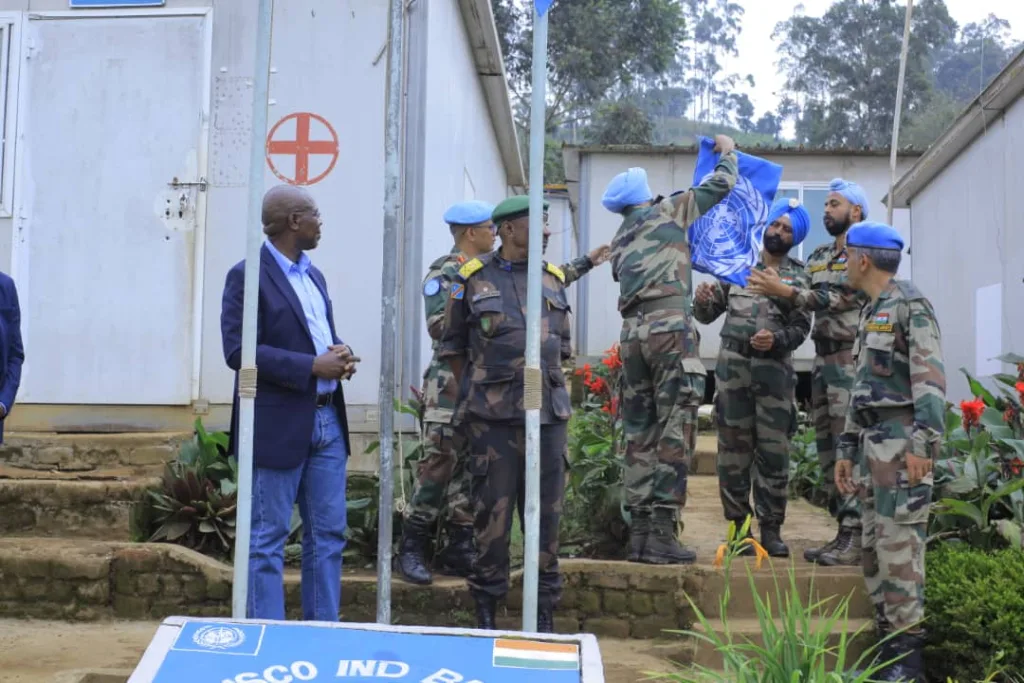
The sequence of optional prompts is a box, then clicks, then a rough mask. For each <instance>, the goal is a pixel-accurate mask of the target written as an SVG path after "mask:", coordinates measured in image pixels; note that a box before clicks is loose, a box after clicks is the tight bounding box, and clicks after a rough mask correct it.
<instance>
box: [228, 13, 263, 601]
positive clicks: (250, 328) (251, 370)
mask: <svg viewBox="0 0 1024 683" xmlns="http://www.w3.org/2000/svg"><path fill="white" fill-rule="evenodd" d="M273 20H274V0H259V7H258V9H257V20H256V66H255V68H254V69H253V77H252V141H251V143H250V144H251V149H250V150H249V155H250V156H249V212H248V218H249V222H248V224H247V227H246V239H245V289H244V295H243V300H242V362H241V367H240V368H239V371H238V499H237V500H238V509H237V512H236V516H235V557H234V581H233V582H232V589H231V614H232V616H233V617H234V618H235V619H245V616H246V611H245V603H246V596H247V595H248V591H249V536H250V531H251V526H252V434H253V420H254V419H255V408H256V309H257V305H258V303H259V293H260V247H261V245H262V241H263V230H262V227H263V217H262V213H263V207H262V204H263V176H264V173H265V171H264V169H263V165H264V164H265V163H266V156H267V155H266V138H267V99H268V94H269V90H270V44H271V25H272V23H273Z"/></svg>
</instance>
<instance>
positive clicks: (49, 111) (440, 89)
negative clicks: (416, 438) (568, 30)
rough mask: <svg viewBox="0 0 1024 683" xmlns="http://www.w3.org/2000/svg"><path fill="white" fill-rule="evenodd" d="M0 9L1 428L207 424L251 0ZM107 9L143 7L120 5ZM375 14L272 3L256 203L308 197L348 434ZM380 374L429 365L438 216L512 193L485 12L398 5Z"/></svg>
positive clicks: (243, 105)
mask: <svg viewBox="0 0 1024 683" xmlns="http://www.w3.org/2000/svg"><path fill="white" fill-rule="evenodd" d="M79 4H94V5H95V4H105V5H118V4H121V3H120V2H119V0H104V1H103V2H102V3H99V2H96V1H95V0H92V2H90V0H0V37H2V44H0V58H2V61H0V76H2V78H0V97H2V101H0V105H2V106H0V112H2V113H3V121H2V128H3V131H4V136H3V139H4V141H5V142H4V145H3V158H2V164H0V167H2V176H0V270H6V271H8V272H9V273H10V274H11V275H12V276H13V277H14V279H15V281H16V283H17V286H18V288H19V295H20V301H21V310H22V331H23V335H24V343H25V348H26V356H27V358H26V363H25V367H24V374H23V379H22V385H21V391H20V393H19V397H18V398H19V401H18V407H17V408H16V409H15V411H14V413H13V414H12V415H11V418H10V420H9V421H8V429H10V430H60V431H74V430H91V431H118V430H121V431H135V430H156V429H164V430H167V429H182V428H185V429H188V428H189V427H190V425H191V423H192V421H193V419H194V416H195V415H197V414H198V415H201V416H202V417H203V419H204V420H205V421H207V422H208V423H209V425H210V426H212V427H214V428H217V427H224V426H226V424H227V410H228V409H229V405H230V400H231V389H232V379H233V375H232V373H231V371H230V370H229V369H228V368H227V367H226V366H225V363H224V359H223V355H222V347H221V333H220V309H221V295H222V290H223V285H224V278H225V275H226V273H227V271H228V269H229V268H230V267H231V266H232V265H233V264H234V263H236V262H238V261H239V260H241V259H242V258H243V256H244V250H245V233H246V228H247V220H248V217H247V196H248V189H247V178H248V164H249V156H250V135H251V107H252V76H253V67H254V57H255V30H256V10H257V3H256V2H254V0H207V1H203V0H190V1H183V0H166V2H163V3H161V2H160V1H159V0H156V2H151V3H148V4H157V5H159V6H157V7H146V8H141V7H136V6H123V7H104V8H92V7H89V8H80V7H77V5H79ZM125 4H126V5H140V4H147V3H146V2H142V1H141V0H139V1H137V2H128V3H125ZM388 6H389V2H388V0H285V1H281V0H278V2H275V3H274V18H273V49H272V58H271V59H272V69H271V77H270V96H269V97H270V99H269V105H270V106H269V115H268V121H269V125H268V131H267V163H266V169H265V170H266V187H270V186H271V185H273V184H278V183H281V182H289V183H293V184H300V185H304V186H306V187H307V188H308V189H309V191H310V192H311V193H312V194H313V196H314V197H315V198H316V200H317V202H318V204H319V206H320V210H321V214H322V216H323V220H324V236H323V239H322V241H321V244H320V247H319V248H318V249H316V250H315V251H313V252H311V253H310V256H311V258H312V259H313V262H314V264H316V265H317V266H318V267H319V268H320V269H321V270H322V271H323V272H324V274H325V275H326V277H327V281H328V286H329V289H330V292H331V297H332V299H333V301H334V305H335V310H334V314H335V319H336V322H337V327H338V332H339V335H340V336H341V337H342V338H343V339H344V340H345V341H346V342H347V343H349V344H351V346H352V347H353V348H354V349H355V350H356V352H357V353H358V355H360V356H361V357H362V359H363V362H362V365H361V366H360V371H359V373H358V374H357V375H356V376H355V378H354V379H353V380H352V382H351V383H349V384H348V385H347V388H346V394H347V400H348V403H349V405H350V408H349V411H350V412H349V415H350V420H351V422H352V424H353V428H354V430H356V431H362V432H365V433H367V434H372V433H375V432H376V430H377V419H378V416H377V397H378V383H379V375H380V373H379V366H380V343H381V305H380V301H381V269H382V262H383V258H384V254H383V243H382V237H381V235H382V231H383V202H384V129H385V82H386V73H387V69H388V64H387V61H388V60H387V56H386V46H387V41H388ZM405 47H406V50H405V51H406V54H405V74H406V78H405V89H404V98H403V109H404V111H403V126H402V127H403V129H404V139H403V149H402V158H403V163H402V165H403V167H402V171H401V177H402V179H403V184H402V192H403V196H402V202H401V203H402V206H403V207H404V212H403V216H402V219H403V220H402V235H401V246H400V247H399V250H398V252H397V253H394V254H391V255H389V256H388V257H389V258H395V259H398V261H399V264H400V271H399V272H400V278H401V280H402V282H403V283H404V288H403V291H402V300H401V307H400V309H399V326H400V327H399V329H400V335H399V337H400V338H399V340H398V344H397V346H398V353H399V356H400V357H399V359H398V361H399V362H398V368H399V371H400V372H401V381H402V383H403V386H409V385H414V384H415V385H418V384H419V382H420V375H421V372H422V368H423V367H424V366H425V363H426V362H427V360H428V359H429V354H430V343H429V337H428V335H427V332H426V327H425V324H424V322H423V313H422V296H421V291H420V283H421V281H422V278H423V275H424V273H425V272H426V267H427V265H428V264H429V263H430V262H431V261H433V260H434V259H435V258H437V257H438V256H439V255H441V254H443V253H446V252H447V251H448V250H449V249H450V248H451V234H450V232H449V231H448V229H447V226H446V225H445V224H444V223H443V221H442V218H441V217H442V214H443V212H444V210H445V208H446V207H447V206H448V205H450V204H452V203H454V202H457V201H463V200H467V199H485V200H488V201H491V202H494V203H496V202H498V201H500V200H501V199H503V198H504V197H505V196H507V195H508V194H509V193H510V192H517V191H522V187H523V186H524V185H525V178H524V173H523V163H522V159H521V156H520V152H519V146H518V143H517V140H516V133H515V127H514V124H513V118H512V109H511V105H510V102H509V99H508V94H507V90H506V82H505V72H504V66H503V63H502V59H501V52H500V47H499V43H498V36H497V31H496V29H495V26H494V18H493V15H492V13H491V9H490V3H489V0H412V1H411V2H407V3H406V41H405Z"/></svg>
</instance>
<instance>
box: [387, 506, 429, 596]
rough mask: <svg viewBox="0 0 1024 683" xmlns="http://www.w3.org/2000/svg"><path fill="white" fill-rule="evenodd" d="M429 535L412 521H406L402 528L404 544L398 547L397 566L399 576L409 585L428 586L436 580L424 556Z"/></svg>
mask: <svg viewBox="0 0 1024 683" xmlns="http://www.w3.org/2000/svg"><path fill="white" fill-rule="evenodd" d="M427 538H428V534H427V531H426V529H425V528H423V527H422V526H420V525H419V524H417V523H416V522H414V521H412V520H406V522H405V524H404V526H403V528H402V542H401V544H400V545H399V546H398V555H397V556H395V564H396V565H397V566H398V573H399V575H400V576H401V577H402V578H403V579H405V580H406V581H408V582H409V583H412V584H415V585H417V586H428V585H430V583H431V582H432V581H433V580H434V577H433V576H431V574H430V568H429V567H428V565H427V558H426V557H425V555H424V552H425V550H426V545H427Z"/></svg>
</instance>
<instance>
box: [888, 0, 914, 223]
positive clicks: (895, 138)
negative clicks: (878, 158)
mask: <svg viewBox="0 0 1024 683" xmlns="http://www.w3.org/2000/svg"><path fill="white" fill-rule="evenodd" d="M913 12H914V0H907V19H906V23H905V24H904V26H903V49H902V50H901V51H900V77H899V81H898V82H897V84H896V116H895V118H894V119H893V121H892V146H891V147H890V149H889V201H888V202H886V203H887V204H888V206H886V218H887V220H886V222H887V223H888V224H889V225H892V211H893V205H894V204H895V203H896V198H895V197H893V196H892V193H893V190H894V189H896V147H897V145H898V144H899V140H900V114H901V113H902V112H903V81H904V80H905V78H906V73H907V51H908V50H909V49H910V17H911V15H912V14H913Z"/></svg>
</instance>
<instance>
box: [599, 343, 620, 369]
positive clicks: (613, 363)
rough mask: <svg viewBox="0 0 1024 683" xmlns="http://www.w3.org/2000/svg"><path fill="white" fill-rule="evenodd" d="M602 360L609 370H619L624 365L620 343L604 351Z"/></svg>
mask: <svg viewBox="0 0 1024 683" xmlns="http://www.w3.org/2000/svg"><path fill="white" fill-rule="evenodd" d="M604 354H605V355H604V358H602V359H601V362H602V363H603V364H604V366H605V367H606V368H608V369H609V370H618V369H619V368H621V367H622V358H621V357H620V356H619V345H618V344H613V345H612V347H611V348H610V349H608V350H607V351H605V352H604Z"/></svg>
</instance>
